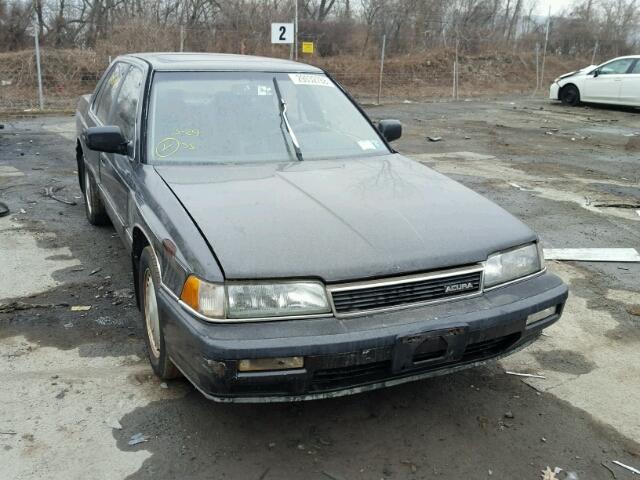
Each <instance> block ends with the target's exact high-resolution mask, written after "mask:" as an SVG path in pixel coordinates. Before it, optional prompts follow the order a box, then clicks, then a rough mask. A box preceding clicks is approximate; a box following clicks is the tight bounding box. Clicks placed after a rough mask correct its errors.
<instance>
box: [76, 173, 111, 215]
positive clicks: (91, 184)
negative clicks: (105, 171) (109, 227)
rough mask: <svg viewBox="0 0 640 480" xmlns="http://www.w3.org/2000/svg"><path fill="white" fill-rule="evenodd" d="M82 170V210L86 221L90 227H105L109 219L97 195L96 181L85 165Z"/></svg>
mask: <svg viewBox="0 0 640 480" xmlns="http://www.w3.org/2000/svg"><path fill="white" fill-rule="evenodd" d="M82 170H83V175H84V181H83V185H84V210H85V213H86V214H87V220H89V223H90V224H91V225H106V224H107V223H109V217H108V216H107V212H106V211H105V209H104V204H103V203H102V199H101V198H100V195H99V193H98V186H97V185H96V181H95V180H94V178H93V175H92V174H91V172H90V171H89V169H88V168H87V165H86V164H85V165H84V168H83V169H82Z"/></svg>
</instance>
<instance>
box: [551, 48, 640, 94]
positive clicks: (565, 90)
mask: <svg viewBox="0 0 640 480" xmlns="http://www.w3.org/2000/svg"><path fill="white" fill-rule="evenodd" d="M549 98H551V99H552V100H560V101H561V102H562V103H564V104H565V105H571V106H573V105H578V104H580V103H581V102H587V103H608V104H612V105H628V106H633V107H640V55H630V56H627V57H618V58H614V59H613V60H609V61H607V62H605V63H603V64H601V65H591V66H589V67H586V68H583V69H581V70H577V71H575V72H571V73H566V74H564V75H561V76H559V77H558V78H556V79H555V80H554V81H553V83H552V84H551V88H550V89H549Z"/></svg>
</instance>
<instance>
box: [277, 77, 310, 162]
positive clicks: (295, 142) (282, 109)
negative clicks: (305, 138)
mask: <svg viewBox="0 0 640 480" xmlns="http://www.w3.org/2000/svg"><path fill="white" fill-rule="evenodd" d="M273 86H274V87H275V89H276V96H277V97H278V104H279V106H280V117H281V118H282V121H283V122H284V125H285V127H286V129H287V132H288V133H289V136H290V137H291V143H293V149H294V150H295V152H296V157H298V160H299V161H302V160H304V159H303V158H302V150H300V144H299V143H298V138H297V137H296V134H295V133H293V129H292V128H291V125H290V124H289V119H288V118H287V102H285V101H284V98H282V94H281V93H280V85H279V84H278V80H276V77H273Z"/></svg>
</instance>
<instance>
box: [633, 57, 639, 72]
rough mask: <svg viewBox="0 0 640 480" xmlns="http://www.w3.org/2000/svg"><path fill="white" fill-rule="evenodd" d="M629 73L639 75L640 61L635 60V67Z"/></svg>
mask: <svg viewBox="0 0 640 480" xmlns="http://www.w3.org/2000/svg"><path fill="white" fill-rule="evenodd" d="M631 73H640V60H636V66H635V67H633V70H631Z"/></svg>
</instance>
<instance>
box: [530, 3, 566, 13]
mask: <svg viewBox="0 0 640 480" xmlns="http://www.w3.org/2000/svg"><path fill="white" fill-rule="evenodd" d="M534 1H535V0H534ZM573 2H574V0H537V1H536V3H537V8H536V9H535V10H534V13H537V14H538V15H546V14H547V13H548V12H549V7H551V14H552V15H553V14H556V13H560V12H561V11H562V10H564V9H566V8H567V7H570V6H571V5H572V4H573Z"/></svg>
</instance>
